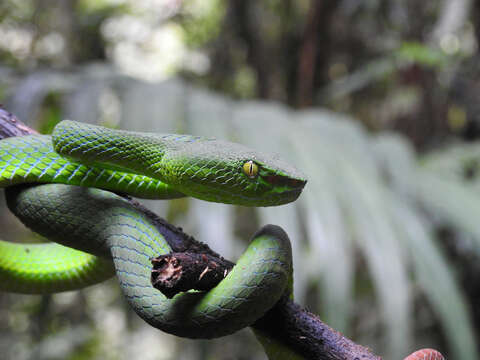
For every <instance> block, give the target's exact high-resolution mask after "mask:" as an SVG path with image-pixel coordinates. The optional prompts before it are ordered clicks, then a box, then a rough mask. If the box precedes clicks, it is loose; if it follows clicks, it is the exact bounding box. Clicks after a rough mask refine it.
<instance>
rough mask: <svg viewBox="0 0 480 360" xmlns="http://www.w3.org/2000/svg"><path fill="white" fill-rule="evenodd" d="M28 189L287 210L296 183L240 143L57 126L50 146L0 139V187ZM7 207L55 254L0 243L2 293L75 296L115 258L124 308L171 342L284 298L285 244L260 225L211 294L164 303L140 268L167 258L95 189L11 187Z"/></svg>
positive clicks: (142, 227)
mask: <svg viewBox="0 0 480 360" xmlns="http://www.w3.org/2000/svg"><path fill="white" fill-rule="evenodd" d="M51 139H52V140H51ZM50 141H52V144H53V149H55V151H56V152H54V151H53V150H52V144H51V143H50ZM73 159H75V160H73ZM247 161H254V162H255V163H256V164H257V165H258V169H259V170H258V176H256V177H253V178H251V177H248V176H247V175H246V174H245V173H244V172H243V170H242V169H243V164H245V162H247ZM38 182H58V183H65V184H72V185H81V186H94V187H99V188H104V189H108V190H112V191H115V192H123V193H130V194H132V195H134V196H139V197H148V198H172V197H179V196H183V195H184V194H185V195H188V196H194V197H197V198H200V199H203V200H207V201H216V202H223V203H230V204H240V205H248V206H272V205H279V204H284V203H288V202H290V201H293V200H295V199H296V198H297V197H298V196H299V194H300V192H301V191H302V189H303V186H304V185H305V182H306V181H305V179H304V177H303V175H302V174H300V173H299V172H298V171H297V170H295V169H294V168H293V167H291V166H290V165H288V164H287V163H285V162H284V161H282V160H281V159H279V158H278V157H276V156H266V155H264V154H258V153H255V152H253V151H252V150H250V149H248V148H245V147H243V146H241V145H239V144H233V143H229V142H224V141H219V140H213V139H204V138H200V137H192V136H188V135H171V134H169V135H154V134H146V133H131V132H125V131H119V130H109V129H105V128H102V127H96V126H91V125H84V124H79V123H75V122H72V121H64V122H62V123H60V124H59V125H58V126H57V127H56V128H55V131H54V134H53V137H52V138H50V137H47V136H37V135H35V136H33V135H32V136H25V137H20V138H8V139H4V140H1V141H0V187H9V186H11V185H14V184H21V183H38ZM7 200H8V203H9V206H10V209H11V210H12V211H13V212H14V213H15V214H16V215H17V216H19V217H20V218H21V219H22V221H23V222H24V223H25V224H26V225H27V226H29V227H30V228H31V229H32V230H34V231H36V232H38V233H40V234H42V235H44V236H46V237H47V238H48V239H50V240H53V241H56V242H58V243H59V244H42V245H36V246H32V245H20V244H5V243H3V242H1V243H0V254H1V255H0V286H1V289H2V290H5V291H16V292H28V293H44V292H56V291H65V290H70V289H75V288H82V287H84V286H88V285H90V284H92V283H94V282H95V281H97V280H98V281H102V280H104V279H105V278H108V277H109V276H111V275H112V273H113V272H112V265H111V264H112V260H113V265H114V267H115V273H116V275H117V277H118V279H119V282H120V285H121V287H122V290H123V292H124V294H125V296H126V298H127V299H128V301H129V302H130V304H131V306H132V307H133V308H134V310H135V311H136V312H137V313H138V314H139V315H140V316H141V317H142V318H143V319H145V320H146V321H147V322H149V323H150V324H152V325H153V326H155V327H157V328H160V329H162V330H164V331H167V332H169V333H172V334H175V335H179V336H186V337H192V338H199V337H203V338H211V337H216V336H222V335H226V334H230V333H232V332H235V331H237V330H239V329H241V328H243V327H245V326H248V325H250V324H252V323H253V322H254V321H255V320H256V319H258V318H259V317H260V316H262V315H263V314H264V313H265V312H266V311H267V310H268V309H269V308H271V306H273V305H274V304H275V303H276V302H277V301H278V299H279V297H280V296H281V294H282V293H283V292H284V291H285V289H286V286H287V285H286V284H287V281H288V278H289V276H290V274H291V250H290V243H289V240H288V237H287V235H286V234H285V233H284V232H283V231H281V229H279V228H277V227H273V226H268V227H265V228H264V229H263V231H262V232H260V233H258V234H256V236H255V237H254V239H253V240H252V243H251V244H250V246H249V247H248V249H247V250H246V252H245V254H244V255H243V256H242V257H241V258H240V259H239V261H238V263H237V266H236V267H235V268H234V269H233V270H232V271H231V272H230V273H229V275H228V276H227V277H226V278H225V279H224V280H223V281H222V282H221V283H220V284H219V285H218V286H217V287H216V288H214V289H213V290H211V291H209V292H208V293H195V292H189V293H186V294H180V295H177V296H176V297H174V298H173V299H172V300H168V299H166V298H165V297H164V296H163V295H162V294H161V293H159V292H158V291H157V290H156V289H154V288H153V287H152V286H151V284H150V272H151V263H150V258H151V257H154V256H158V255H160V254H165V253H168V252H169V251H170V248H169V247H168V244H167V243H166V241H165V239H164V238H163V237H162V236H161V234H159V233H158V231H157V230H156V228H155V226H153V224H151V223H150V221H149V220H148V219H146V218H145V217H144V216H143V215H142V214H141V213H139V212H138V211H136V210H135V209H134V208H132V207H131V206H130V205H129V203H128V202H127V201H125V200H124V199H123V198H121V197H119V196H117V195H115V194H113V193H110V192H106V191H103V190H99V189H87V188H84V187H72V186H66V185H53V184H51V185H42V186H36V187H32V188H28V189H25V190H22V191H19V189H18V187H13V188H12V187H10V188H9V189H7ZM60 244H62V245H60ZM46 246H49V248H48V249H47V250H43V249H46V248H44V247H46ZM64 246H67V247H68V248H65V247H64ZM70 248H74V249H76V250H73V249H70ZM27 249H28V250H29V251H26V250H27ZM4 250H5V252H4ZM7 251H8V256H5V255H7ZM79 251H81V252H79ZM83 252H86V253H88V254H85V253H83ZM89 254H91V255H89ZM7 257H8V258H9V259H8V260H7V259H6V258H7ZM20 264H21V265H20ZM92 274H96V276H97V278H96V279H95V276H93V275H92Z"/></svg>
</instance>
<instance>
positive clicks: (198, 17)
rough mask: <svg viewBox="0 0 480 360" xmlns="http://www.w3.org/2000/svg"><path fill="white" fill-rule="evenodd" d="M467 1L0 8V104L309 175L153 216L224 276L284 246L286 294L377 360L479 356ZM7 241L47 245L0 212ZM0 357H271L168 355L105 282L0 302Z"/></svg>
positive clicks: (478, 67) (479, 159) (479, 85)
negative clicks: (181, 136)
mask: <svg viewBox="0 0 480 360" xmlns="http://www.w3.org/2000/svg"><path fill="white" fill-rule="evenodd" d="M479 44H480V2H476V1H472V0H442V1H440V0H437V1H415V0H402V1H401V0H392V1H379V0H364V1H358V0H296V1H293V0H282V1H280V0H257V1H252V0H225V1H221V0H183V1H182V0H23V1H14V0H2V1H1V2H0V102H1V103H3V104H4V105H5V106H6V108H7V109H8V110H10V111H12V112H14V113H15V114H16V115H17V116H18V117H19V118H20V119H21V120H23V121H25V122H27V123H28V124H30V125H31V126H32V127H35V128H36V129H38V130H40V131H41V132H44V133H48V132H49V131H51V129H52V128H53V126H54V125H55V124H56V123H57V122H58V121H60V120H61V119H64V118H71V119H74V120H79V121H85V122H92V123H99V124H102V125H106V126H112V127H119V128H126V129H132V130H139V131H159V132H186V133H195V134H199V135H207V136H211V135H214V136H217V137H220V138H226V139H232V140H235V141H238V142H242V143H245V144H248V145H250V146H252V147H254V148H257V149H260V150H262V149H264V150H268V151H276V152H278V153H281V154H282V156H284V157H286V158H287V159H290V161H291V162H293V163H295V164H296V165H297V167H298V168H300V169H302V170H303V171H304V172H305V173H306V174H307V176H308V179H309V183H308V184H307V187H306V190H305V191H304V193H303V195H302V196H301V198H300V199H299V201H297V202H296V203H295V204H291V205H288V206H283V207H280V208H272V209H247V208H241V207H237V208H236V207H231V206H224V205H218V204H209V203H204V202H201V201H195V200H185V199H180V200H175V201H171V202H168V203H166V202H147V205H148V206H149V207H150V208H152V209H154V210H155V211H156V212H157V213H159V214H160V215H161V216H164V217H166V218H167V219H168V220H169V221H171V222H172V223H174V224H176V225H179V226H182V227H184V228H185V229H186V231H187V232H189V233H190V234H192V235H195V237H197V238H198V239H199V240H201V241H205V242H207V243H209V244H210V245H211V246H212V247H213V249H215V250H217V251H219V252H220V253H221V254H223V255H224V256H226V257H230V258H235V256H237V255H238V254H239V253H240V252H241V251H242V248H243V247H244V246H245V243H246V242H247V241H248V239H249V237H250V236H251V235H252V234H253V233H254V231H255V230H256V229H257V228H258V227H259V226H261V225H262V224H264V223H267V222H271V223H276V224H278V225H281V226H282V227H284V228H285V229H286V230H287V232H288V233H289V235H290V236H291V239H292V241H293V246H294V256H295V259H294V268H295V295H296V299H297V301H298V302H299V303H301V304H302V305H304V306H307V307H308V309H310V310H311V311H314V312H316V313H318V314H320V316H321V317H322V319H324V320H325V321H326V322H327V323H329V324H330V325H331V326H333V327H335V328H336V329H338V330H340V331H342V332H344V333H345V334H346V335H347V336H349V337H351V338H353V339H354V340H355V341H357V342H359V343H362V344H364V345H368V346H369V347H371V348H372V349H374V351H375V352H376V353H378V354H380V355H383V356H384V358H385V359H401V358H403V356H406V355H407V354H409V353H411V352H412V351H413V350H415V349H418V348H420V347H433V348H437V349H438V350H440V351H442V352H443V353H444V354H445V355H447V357H448V358H451V359H459V360H475V359H478V358H480V357H479V353H478V351H479V349H478V344H479V343H480V306H479V305H480V265H479V264H480V261H479V260H480V226H479V221H478V214H480V179H479V177H478V175H479V170H480V143H479V137H480V105H479V104H480V101H479V100H480V49H479ZM0 206H1V207H0V229H1V237H2V238H3V239H6V240H12V241H32V240H35V241H41V240H40V239H38V238H36V237H35V236H34V235H32V234H31V233H29V232H28V231H26V230H25V229H24V228H23V227H22V226H21V225H20V224H19V223H18V221H17V220H15V219H14V218H13V217H12V216H11V215H10V214H9V213H8V211H7V210H6V208H5V206H4V200H3V198H2V199H1V200H0ZM0 304H1V305H0V358H1V359H16V360H21V359H36V360H40V359H71V360H81V359H112V360H113V359H115V360H116V359H119V360H121V359H137V358H141V359H145V360H147V359H152V360H153V359H155V360H156V359H192V360H196V359H198V360H207V359H208V360H217V359H265V358H266V357H265V355H264V354H263V353H262V350H261V348H260V346H259V345H258V344H257V343H256V341H255V339H254V337H253V335H252V334H251V333H250V332H249V331H248V330H243V331H241V332H239V333H238V334H235V335H232V336H229V337H226V338H224V339H218V340H213V341H193V340H185V339H178V338H175V337H173V336H170V335H166V334H163V333H160V332H159V331H158V330H156V329H153V328H151V327H149V326H148V325H146V324H144V323H143V322H142V321H141V320H140V319H138V318H137V317H136V315H135V314H134V313H133V312H132V311H131V310H129V309H128V308H127V306H126V304H125V302H124V301H123V300H122V298H121V295H120V292H119V289H118V286H117V284H116V283H115V280H112V281H110V282H107V283H106V284H101V285H97V286H93V287H91V288H88V289H85V290H82V291H78V292H69V293H63V294H56V295H52V296H26V295H14V294H0Z"/></svg>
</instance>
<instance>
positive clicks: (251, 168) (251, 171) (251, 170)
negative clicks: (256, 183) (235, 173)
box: [248, 162, 253, 176]
mask: <svg viewBox="0 0 480 360" xmlns="http://www.w3.org/2000/svg"><path fill="white" fill-rule="evenodd" d="M248 172H249V173H250V176H252V175H253V163H251V162H250V168H249V170H248Z"/></svg>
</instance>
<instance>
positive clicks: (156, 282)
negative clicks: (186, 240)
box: [152, 252, 232, 299]
mask: <svg viewBox="0 0 480 360" xmlns="http://www.w3.org/2000/svg"><path fill="white" fill-rule="evenodd" d="M152 265H153V269H152V285H153V287H155V288H156V289H158V290H160V291H161V292H162V294H163V295H165V296H166V297H167V298H169V299H171V298H172V297H174V296H175V295H176V294H178V293H179V292H182V291H187V290H190V289H194V290H200V291H207V290H210V289H211V288H213V287H215V286H216V285H217V284H218V283H219V282H220V281H222V279H224V278H225V276H227V274H228V272H229V271H230V270H231V268H232V264H231V263H230V262H229V261H226V260H224V259H222V258H219V257H216V256H213V255H211V254H208V253H195V252H183V253H171V254H167V255H161V256H159V257H156V258H155V259H153V260H152Z"/></svg>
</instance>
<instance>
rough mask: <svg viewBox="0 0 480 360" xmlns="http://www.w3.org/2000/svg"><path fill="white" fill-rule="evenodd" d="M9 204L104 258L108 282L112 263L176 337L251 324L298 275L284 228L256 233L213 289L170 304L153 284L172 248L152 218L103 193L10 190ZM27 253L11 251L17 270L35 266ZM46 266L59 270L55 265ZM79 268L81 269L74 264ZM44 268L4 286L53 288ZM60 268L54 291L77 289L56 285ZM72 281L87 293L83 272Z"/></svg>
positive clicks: (58, 248) (146, 309)
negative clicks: (157, 262) (161, 258)
mask: <svg viewBox="0 0 480 360" xmlns="http://www.w3.org/2000/svg"><path fill="white" fill-rule="evenodd" d="M7 201H8V205H9V207H10V209H11V210H12V211H13V212H14V213H15V215H17V216H18V217H19V218H20V219H21V220H22V221H23V222H24V223H25V225H27V226H28V227H30V228H31V229H32V230H33V231H35V232H37V233H39V234H41V235H43V236H46V237H48V238H49V239H52V240H54V241H57V242H60V243H62V244H63V245H65V246H69V247H74V248H76V249H79V250H82V251H88V252H90V253H93V254H96V255H97V256H98V258H101V259H102V260H103V261H99V262H98V263H99V264H101V265H99V266H97V270H98V271H100V270H101V269H100V267H104V268H105V271H104V273H101V277H102V278H103V279H104V278H105V277H108V276H111V275H112V271H111V268H109V267H108V266H107V267H105V264H104V262H105V261H108V259H111V260H110V261H112V260H113V264H114V266H115V272H116V275H117V278H118V281H119V283H120V286H121V288H122V291H123V293H124V295H125V297H126V299H127V300H128V302H129V303H130V305H131V306H132V308H133V309H134V310H135V311H136V312H137V314H138V315H139V316H140V317H142V318H143V319H144V320H145V321H147V322H148V323H149V324H151V325H152V326H154V327H156V328H159V329H161V330H163V331H166V332H168V333H171V334H174V335H177V336H183V337H189V338H213V337H219V336H224V335H228V334H231V333H233V332H235V331H238V330H240V329H242V328H244V327H246V326H249V325H251V324H252V323H253V322H255V321H256V320H257V319H258V318H260V317H261V316H262V315H263V314H264V313H265V312H266V311H267V310H269V309H270V308H271V307H272V306H273V305H274V304H275V303H276V302H277V301H278V299H279V298H280V296H281V295H282V294H283V292H284V291H285V289H286V286H287V282H288V278H289V276H290V274H291V271H292V264H291V248H290V242H289V240H288V237H287V235H286V234H285V233H284V232H283V231H282V230H281V229H280V228H278V227H275V226H273V225H270V226H266V227H264V228H263V229H262V230H261V231H260V232H259V233H257V234H256V235H255V236H254V239H253V240H252V242H251V243H250V245H249V247H248V248H247V250H246V251H245V253H244V254H243V255H242V256H241V257H240V259H239V260H238V262H237V265H236V266H235V267H234V268H233V270H232V271H231V272H230V273H229V274H228V275H227V277H226V278H225V279H223V280H222V281H221V282H220V283H219V285H217V286H216V287H215V288H214V289H212V290H210V291H209V292H207V293H200V292H188V293H183V294H179V295H177V296H175V297H174V298H173V299H167V298H166V297H165V296H164V295H163V294H161V293H160V292H159V291H158V290H157V289H155V288H154V287H153V286H152V285H151V283H150V274H151V269H152V265H151V258H152V257H155V256H158V255H162V254H167V253H169V252H170V251H171V249H170V247H169V245H168V243H167V242H166V241H165V239H164V238H163V236H162V235H161V234H160V233H159V232H158V230H157V228H156V227H155V225H154V224H152V223H151V220H150V219H148V218H147V217H145V215H144V214H142V213H140V212H139V211H137V210H136V209H135V208H134V207H133V206H132V205H131V204H130V203H129V202H128V201H127V200H125V199H124V198H122V197H120V196H118V195H116V194H113V193H111V192H107V191H104V190H100V189H88V188H82V187H72V186H68V185H58V184H55V185H54V184H47V185H42V186H34V187H30V188H27V189H19V188H11V189H9V191H8V192H7ZM48 245H50V249H49V250H50V251H51V252H52V253H53V254H54V255H55V256H56V255H57V254H55V252H58V254H59V255H62V254H63V252H62V251H63V250H65V247H62V245H59V244H48ZM29 246H31V245H29ZM38 246H43V245H38ZM22 250H23V249H22V248H18V250H17V252H16V251H15V250H14V249H12V250H11V251H10V253H9V256H10V258H11V259H12V260H13V261H14V262H16V263H17V261H18V263H17V265H16V266H17V267H19V264H20V261H23V265H25V266H26V267H27V269H28V268H30V267H32V266H35V265H36V264H35V261H32V257H33V256H35V252H32V251H31V252H30V253H26V252H23V251H22ZM72 254H73V253H72ZM2 256H3V254H2ZM91 256H92V257H93V255H91ZM98 258H97V259H98ZM20 259H22V260H20ZM70 259H71V256H70V257H67V258H65V263H63V264H62V262H61V260H62V258H56V261H57V262H58V263H60V264H61V266H64V267H68V265H67V261H69V260H70ZM5 265H6V266H7V267H8V265H9V264H8V263H7V264H5ZM5 265H4V266H5ZM41 266H44V267H45V269H48V270H49V271H50V272H52V267H51V266H49V264H48V263H46V264H45V265H41ZM72 268H75V269H77V270H78V271H81V269H80V268H79V267H76V266H75V264H72ZM43 271H44V269H32V270H31V271H30V272H28V270H27V271H26V272H25V273H23V274H22V275H23V278H24V279H23V280H22V276H20V277H19V278H18V279H17V280H19V282H18V283H12V282H11V281H5V280H7V279H6V278H8V276H9V274H5V273H4V272H1V273H0V286H1V287H2V290H6V291H18V292H20V291H22V290H23V289H25V287H26V286H30V287H29V288H28V292H32V293H37V292H38V293H41V292H44V291H45V290H46V291H51V290H52V289H51V288H49V287H45V281H41V280H42V277H41V276H39V272H43ZM58 271H59V273H58V274H57V276H53V277H52V278H51V279H50V280H51V282H52V283H56V284H57V288H55V289H54V290H55V291H63V290H67V289H68V290H70V289H71V288H72V287H71V284H69V283H67V282H65V285H66V288H62V287H61V284H62V283H60V282H57V278H58V275H62V274H64V275H65V276H67V275H68V274H67V273H66V271H65V269H64V268H59V269H58ZM69 271H73V269H69ZM52 273H54V272H52ZM71 280H72V282H76V283H75V285H77V286H78V287H80V288H81V287H84V286H86V285H88V284H89V279H88V278H84V275H80V276H74V277H73V278H72V279H71ZM82 280H86V284H85V283H82ZM100 280H101V279H100ZM90 283H91V282H90Z"/></svg>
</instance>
